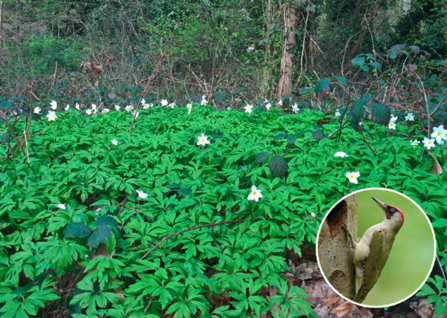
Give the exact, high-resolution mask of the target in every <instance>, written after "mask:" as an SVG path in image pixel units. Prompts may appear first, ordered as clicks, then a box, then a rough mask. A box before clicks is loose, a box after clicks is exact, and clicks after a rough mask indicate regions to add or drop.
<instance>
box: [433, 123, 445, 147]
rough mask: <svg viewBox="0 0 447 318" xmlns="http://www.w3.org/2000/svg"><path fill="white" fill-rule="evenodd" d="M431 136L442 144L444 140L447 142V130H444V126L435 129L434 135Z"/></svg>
mask: <svg viewBox="0 0 447 318" xmlns="http://www.w3.org/2000/svg"><path fill="white" fill-rule="evenodd" d="M431 136H432V137H433V138H436V141H437V142H438V143H440V142H441V141H442V139H444V140H447V130H445V129H444V125H440V126H438V127H433V133H432V134H431Z"/></svg>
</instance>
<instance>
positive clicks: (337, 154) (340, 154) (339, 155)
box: [334, 151, 349, 158]
mask: <svg viewBox="0 0 447 318" xmlns="http://www.w3.org/2000/svg"><path fill="white" fill-rule="evenodd" d="M334 157H340V158H346V157H349V156H348V155H347V154H346V153H344V152H343V151H339V152H336V153H335V155H334Z"/></svg>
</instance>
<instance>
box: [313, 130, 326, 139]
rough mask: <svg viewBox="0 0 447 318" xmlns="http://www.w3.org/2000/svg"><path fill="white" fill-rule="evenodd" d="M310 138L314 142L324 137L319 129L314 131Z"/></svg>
mask: <svg viewBox="0 0 447 318" xmlns="http://www.w3.org/2000/svg"><path fill="white" fill-rule="evenodd" d="M312 137H313V138H314V139H315V140H321V139H323V137H324V132H323V131H322V130H321V129H317V130H314V132H313V133H312Z"/></svg>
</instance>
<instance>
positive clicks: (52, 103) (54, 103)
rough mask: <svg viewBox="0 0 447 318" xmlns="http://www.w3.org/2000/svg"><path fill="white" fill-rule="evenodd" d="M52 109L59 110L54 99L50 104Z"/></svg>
mask: <svg viewBox="0 0 447 318" xmlns="http://www.w3.org/2000/svg"><path fill="white" fill-rule="evenodd" d="M50 105H51V109H53V110H56V109H57V102H56V101H55V100H54V99H53V100H52V101H51V103H50Z"/></svg>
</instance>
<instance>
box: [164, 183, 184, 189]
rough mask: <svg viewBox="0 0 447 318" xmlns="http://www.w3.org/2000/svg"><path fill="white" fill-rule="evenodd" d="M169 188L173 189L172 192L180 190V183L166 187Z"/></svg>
mask: <svg viewBox="0 0 447 318" xmlns="http://www.w3.org/2000/svg"><path fill="white" fill-rule="evenodd" d="M166 187H167V188H169V189H171V190H175V189H180V188H181V187H180V184H178V183H168V184H167V185H166Z"/></svg>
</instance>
